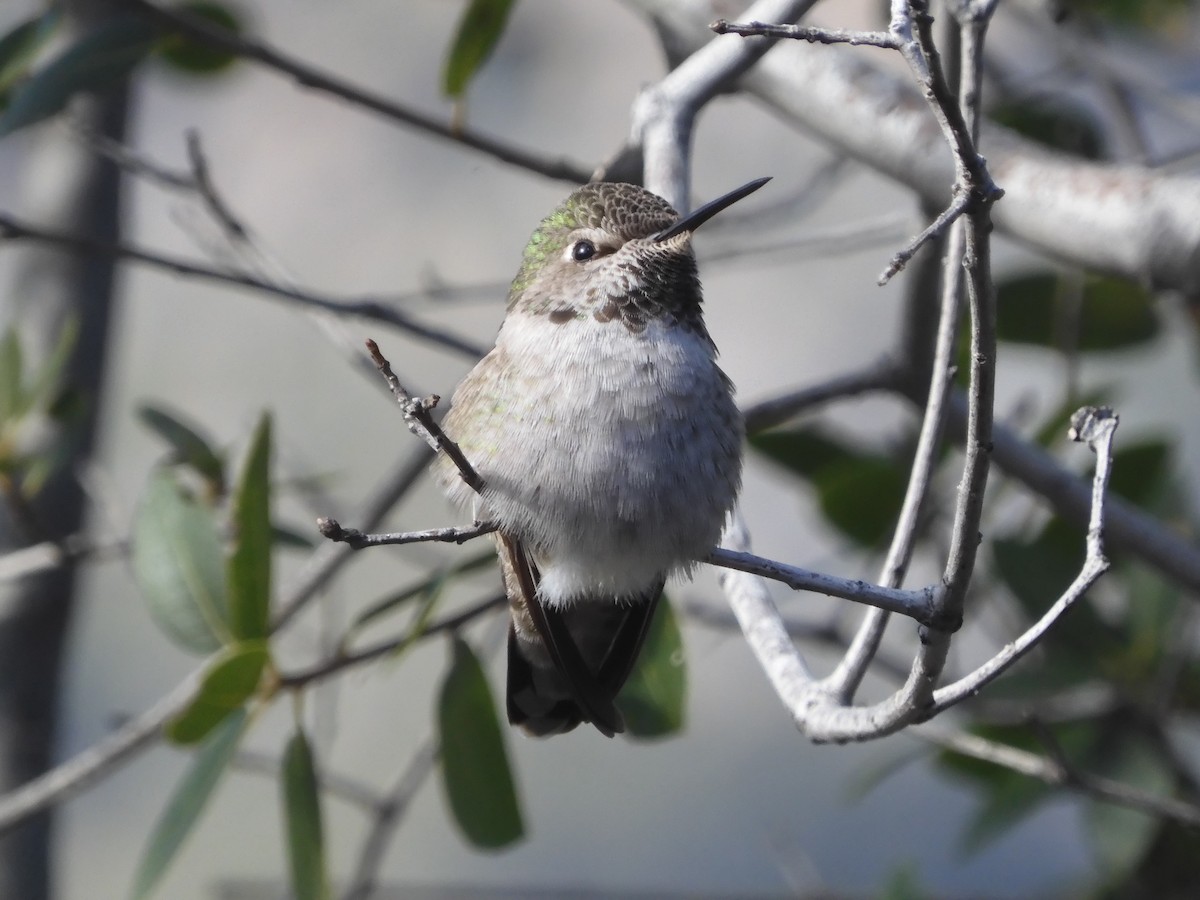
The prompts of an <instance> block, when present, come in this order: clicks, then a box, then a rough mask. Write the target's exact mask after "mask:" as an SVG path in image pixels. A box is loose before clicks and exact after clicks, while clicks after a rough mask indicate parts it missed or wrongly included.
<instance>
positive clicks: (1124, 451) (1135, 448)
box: [1108, 439, 1172, 507]
mask: <svg viewBox="0 0 1200 900" xmlns="http://www.w3.org/2000/svg"><path fill="white" fill-rule="evenodd" d="M1171 450H1172V446H1171V444H1169V443H1168V442H1167V441H1165V440H1159V439H1151V440H1144V441H1140V442H1138V443H1136V444H1122V445H1121V446H1120V447H1119V448H1118V449H1117V451H1116V452H1115V453H1114V454H1113V467H1112V475H1111V477H1110V478H1109V482H1108V488H1109V490H1110V491H1112V492H1113V493H1114V494H1117V495H1119V496H1121V497H1124V498H1125V499H1126V500H1128V501H1129V502H1130V503H1133V504H1136V505H1137V506H1143V507H1149V506H1151V505H1152V504H1153V503H1154V502H1155V501H1157V500H1159V499H1160V498H1161V497H1162V496H1163V492H1164V491H1165V490H1166V488H1167V485H1168V482H1169V480H1170V474H1171Z"/></svg>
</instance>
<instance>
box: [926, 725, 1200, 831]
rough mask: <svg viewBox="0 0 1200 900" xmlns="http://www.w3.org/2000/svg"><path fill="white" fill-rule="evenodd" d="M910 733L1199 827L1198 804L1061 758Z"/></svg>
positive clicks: (969, 737) (963, 735)
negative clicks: (1094, 773) (1108, 775)
mask: <svg viewBox="0 0 1200 900" xmlns="http://www.w3.org/2000/svg"><path fill="white" fill-rule="evenodd" d="M911 733H912V734H913V736H914V737H917V738H920V739H921V740H924V741H928V742H929V743H931V744H935V745H936V746H938V747H942V748H944V749H946V750H949V751H951V752H953V753H959V754H962V755H963V756H969V757H971V758H972V759H978V760H982V761H984V762H989V763H993V764H994V765H997V766H1001V767H1003V768H1005V769H1011V770H1012V771H1014V772H1019V773H1020V774H1022V775H1025V776H1027V777H1029V778H1036V779H1037V780H1038V781H1041V782H1044V783H1045V784H1048V785H1051V786H1053V787H1063V788H1067V789H1069V790H1073V791H1076V792H1077V793H1080V794H1083V795H1084V796H1086V797H1089V798H1090V799H1093V800H1102V801H1105V802H1108V803H1113V804H1115V805H1117V806H1123V807H1125V808H1126V809H1136V810H1138V811H1139V812H1144V813H1146V814H1147V815H1151V816H1155V817H1156V818H1160V819H1169V820H1171V821H1175V822H1179V823H1180V824H1182V825H1189V826H1192V827H1197V826H1200V807H1198V806H1196V805H1195V804H1193V803H1188V802H1186V801H1183V800H1179V799H1176V798H1174V797H1162V796H1158V795H1156V794H1150V793H1148V792H1146V791H1143V790H1140V789H1139V788H1135V787H1133V786H1131V785H1128V784H1125V783H1124V782H1120V781H1114V780H1112V779H1110V778H1103V777H1101V776H1098V775H1092V774H1090V773H1087V772H1081V771H1079V770H1078V769H1075V768H1074V767H1073V766H1071V765H1070V763H1069V762H1068V761H1067V760H1066V759H1065V757H1062V756H1060V757H1059V758H1058V759H1052V758H1048V757H1045V756H1041V755H1039V754H1037V753H1031V752H1029V751H1028V750H1022V749H1020V748H1018V747H1011V746H1009V745H1008V744H1002V743H1000V742H998V741H992V740H988V739H987V738H985V737H980V736H979V735H976V734H970V733H967V732H962V731H953V730H950V729H945V728H939V727H938V726H936V725H929V724H925V725H920V726H918V727H917V728H914V729H913V730H912V732H911Z"/></svg>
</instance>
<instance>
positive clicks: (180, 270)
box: [0, 213, 484, 359]
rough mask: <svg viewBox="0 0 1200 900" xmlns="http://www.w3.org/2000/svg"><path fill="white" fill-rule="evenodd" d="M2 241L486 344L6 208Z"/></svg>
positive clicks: (372, 305) (445, 341)
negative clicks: (53, 226) (121, 262)
mask: <svg viewBox="0 0 1200 900" xmlns="http://www.w3.org/2000/svg"><path fill="white" fill-rule="evenodd" d="M0 240H13V241H16V240H30V241H37V242H38V243H41V244H46V245H47V246H52V247H59V248H62V249H63V250H66V251H70V252H73V253H98V254H101V255H103V256H111V257H113V258H114V259H126V260H130V261H132V262H139V263H142V264H144V265H148V266H151V267H152V268H156V269H162V270H164V271H168V272H171V273H172V274H175V275H183V276H187V277H192V278H199V279H201V280H204V281H214V282H218V283H221V284H228V285H233V286H235V287H242V288H248V289H250V290H253V291H259V292H261V293H265V294H270V295H272V296H275V297H279V298H282V299H286V300H290V301H293V302H295V303H298V304H299V305H301V306H307V307H311V308H315V309H319V310H322V311H323V312H329V313H334V314H336V315H339V316H358V317H361V318H364V319H370V320H373V321H377V322H383V323H385V324H388V325H391V326H393V327H395V328H398V329H400V330H402V331H405V332H407V333H409V334H411V335H412V336H414V337H417V338H420V339H421V340H425V341H429V342H430V343H432V344H437V345H438V346H441V347H445V348H446V349H448V350H453V351H455V352H456V353H459V354H461V355H463V356H466V357H469V358H471V359H478V358H479V357H481V356H482V355H483V353H484V348H483V347H480V346H479V345H477V344H473V343H471V342H470V341H467V340H464V339H463V338H460V337H458V336H457V335H455V334H451V333H450V332H447V331H444V330H442V329H439V328H434V327H432V326H429V325H424V324H422V323H420V322H418V321H417V320H415V319H413V318H412V317H411V316H409V315H408V314H406V313H403V312H401V311H400V310H398V309H396V308H395V307H393V306H391V305H389V304H387V303H384V302H381V301H378V300H340V299H337V298H334V297H327V296H323V295H320V294H315V293H312V292H311V291H303V290H299V289H297V288H292V287H287V286H285V285H279V284H275V283H273V282H270V281H266V280H264V279H262V278H259V277H257V276H255V275H251V274H249V273H245V272H230V271H226V270H224V269H215V268H213V267H211V266H207V265H204V264H201V263H197V262H193V261H191V260H187V259H183V258H182V257H177V256H171V255H169V254H166V253H159V252H156V251H153V250H146V249H144V248H141V247H136V246H133V245H131V244H125V243H109V242H107V241H98V240H94V239H92V238H88V237H84V236H82V235H75V234H69V233H66V232H58V231H52V230H50V229H46V228H40V227H38V226H36V225H30V224H28V223H25V222H21V221H19V220H18V219H16V218H14V217H12V216H9V215H7V214H4V213H0Z"/></svg>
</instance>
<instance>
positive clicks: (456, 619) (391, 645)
mask: <svg viewBox="0 0 1200 900" xmlns="http://www.w3.org/2000/svg"><path fill="white" fill-rule="evenodd" d="M507 600H508V598H507V597H506V596H505V595H504V594H498V595H496V596H493V597H489V598H487V599H486V600H483V601H481V602H479V603H476V604H475V605H474V606H470V607H467V608H466V609H464V610H463V611H462V612H458V613H455V614H454V615H452V616H447V617H446V618H444V619H440V620H438V621H437V622H433V623H430V624H429V625H426V626H425V627H424V628H421V629H420V630H418V631H416V632H415V633H413V634H405V635H402V636H400V637H395V638H388V639H386V640H382V641H379V642H377V643H374V644H370V645H368V646H366V647H363V648H362V649H360V650H353V651H343V652H339V653H337V654H335V655H333V656H331V657H330V658H329V659H326V660H323V661H322V662H319V663H317V664H316V665H314V666H311V667H310V668H308V669H301V670H300V671H298V672H291V673H287V674H282V675H280V676H279V685H280V687H283V688H289V689H295V688H298V687H303V686H304V685H306V684H308V683H310V682H313V681H323V680H324V679H326V678H328V677H329V676H330V675H333V674H334V673H335V672H340V671H342V670H343V669H349V668H353V667H354V666H360V665H362V664H363V663H367V662H370V661H371V660H374V659H379V658H380V657H382V656H390V655H391V654H392V653H395V652H396V651H397V650H399V649H400V648H402V647H405V646H407V645H409V644H411V643H412V642H413V641H418V640H423V639H424V638H427V637H429V636H430V635H433V634H439V633H441V632H444V631H458V630H459V629H460V628H462V627H463V626H464V625H466V624H468V623H470V622H473V621H474V620H475V619H477V618H479V617H480V616H482V615H484V614H485V613H488V612H491V611H492V610H496V609H500V608H502V607H503V606H504V604H505V603H506V602H507Z"/></svg>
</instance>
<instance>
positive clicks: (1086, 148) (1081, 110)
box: [988, 97, 1105, 159]
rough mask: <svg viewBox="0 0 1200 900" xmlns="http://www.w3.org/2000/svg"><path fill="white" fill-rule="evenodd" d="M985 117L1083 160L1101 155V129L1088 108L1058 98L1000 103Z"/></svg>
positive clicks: (1102, 135)
mask: <svg viewBox="0 0 1200 900" xmlns="http://www.w3.org/2000/svg"><path fill="white" fill-rule="evenodd" d="M988 115H989V117H990V118H992V119H994V120H995V121H996V122H998V123H999V124H1001V125H1004V126H1006V127H1008V128H1011V129H1012V130H1013V131H1016V132H1018V133H1019V134H1023V135H1024V136H1025V137H1027V138H1030V139H1032V140H1035V141H1037V142H1038V143H1040V144H1044V145H1045V146H1047V147H1053V148H1054V149H1055V150H1062V151H1063V152H1065V153H1071V154H1074V155H1075V156H1081V157H1083V158H1084V159H1102V158H1103V157H1104V156H1105V152H1104V150H1105V146H1104V144H1105V142H1104V132H1103V130H1102V129H1101V123H1100V122H1099V121H1098V120H1097V118H1096V116H1095V115H1094V114H1092V112H1091V111H1090V110H1088V109H1087V108H1086V107H1084V106H1083V105H1081V104H1079V103H1075V102H1074V101H1069V100H1065V99H1063V98H1061V97H1055V98H1052V99H1042V98H1034V99H1023V100H1021V101H1020V102H1014V103H1006V104H1002V105H1001V106H1000V107H998V108H996V109H994V110H992V111H991V112H990V113H989V114H988Z"/></svg>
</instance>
